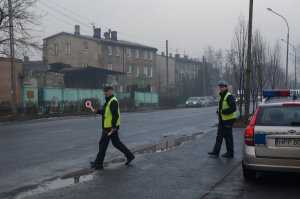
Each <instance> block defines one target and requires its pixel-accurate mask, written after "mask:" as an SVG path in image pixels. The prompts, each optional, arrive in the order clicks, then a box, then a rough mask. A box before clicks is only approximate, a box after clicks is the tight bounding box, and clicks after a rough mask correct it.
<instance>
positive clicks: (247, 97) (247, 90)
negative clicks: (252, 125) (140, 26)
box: [244, 0, 253, 122]
mask: <svg viewBox="0 0 300 199" xmlns="http://www.w3.org/2000/svg"><path fill="white" fill-rule="evenodd" d="M252 16H253V0H250V6H249V24H248V25H249V27H248V49H247V69H246V85H245V118H244V121H245V122H247V121H248V116H249V108H250V74H251V40H252Z"/></svg>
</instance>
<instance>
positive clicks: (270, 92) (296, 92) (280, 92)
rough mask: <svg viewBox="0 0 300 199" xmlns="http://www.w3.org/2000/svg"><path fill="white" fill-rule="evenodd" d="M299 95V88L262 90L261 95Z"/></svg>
mask: <svg viewBox="0 0 300 199" xmlns="http://www.w3.org/2000/svg"><path fill="white" fill-rule="evenodd" d="M294 96H300V90H290V89H280V90H264V91H263V97H264V98H270V97H294Z"/></svg>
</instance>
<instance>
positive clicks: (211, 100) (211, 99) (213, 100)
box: [206, 96, 215, 106]
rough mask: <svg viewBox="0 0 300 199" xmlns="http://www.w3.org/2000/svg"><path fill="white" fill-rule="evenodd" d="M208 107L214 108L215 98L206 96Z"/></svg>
mask: <svg viewBox="0 0 300 199" xmlns="http://www.w3.org/2000/svg"><path fill="white" fill-rule="evenodd" d="M206 98H207V100H208V103H209V106H214V105H215V98H214V97H213V96H206Z"/></svg>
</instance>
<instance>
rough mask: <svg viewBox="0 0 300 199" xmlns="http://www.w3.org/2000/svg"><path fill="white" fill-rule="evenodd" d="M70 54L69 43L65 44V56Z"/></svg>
mask: <svg viewBox="0 0 300 199" xmlns="http://www.w3.org/2000/svg"><path fill="white" fill-rule="evenodd" d="M70 54H71V43H66V55H70Z"/></svg>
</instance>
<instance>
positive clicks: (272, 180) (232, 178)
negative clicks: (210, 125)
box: [19, 129, 300, 199]
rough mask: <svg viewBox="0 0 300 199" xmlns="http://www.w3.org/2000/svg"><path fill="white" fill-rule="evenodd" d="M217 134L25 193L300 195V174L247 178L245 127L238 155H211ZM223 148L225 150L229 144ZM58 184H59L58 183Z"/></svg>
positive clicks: (33, 198)
mask: <svg viewBox="0 0 300 199" xmlns="http://www.w3.org/2000/svg"><path fill="white" fill-rule="evenodd" d="M215 136H216V129H212V131H210V132H207V133H205V134H201V135H199V136H198V138H197V139H195V140H193V141H187V142H184V143H183V144H182V145H180V146H177V147H174V148H171V149H168V150H165V151H159V152H156V153H149V154H142V155H137V158H136V159H135V161H134V162H133V164H132V166H130V167H128V166H124V165H123V164H111V165H109V166H108V167H106V168H105V169H104V170H100V171H95V172H93V173H91V174H89V175H87V176H80V178H77V180H75V179H76V178H74V181H73V185H70V186H63V184H64V183H62V182H58V181H56V182H55V181H54V182H55V183H53V184H52V185H51V186H48V187H49V189H48V190H47V189H46V190H42V191H41V190H36V191H37V193H35V194H33V193H34V192H33V191H32V192H25V194H23V195H19V196H20V198H23V197H24V198H26V199H52V198H62V199H74V198H76V199H77V198H78V199H81V198H91V199H93V198H113V199H131V198H142V199H148V198H149V199H159V198H165V199H182V198H186V199H235V198H236V199H252V198H256V199H283V198H289V199H298V198H299V194H300V189H299V183H298V181H299V177H300V175H299V174H285V173H284V174H283V173H259V175H258V178H257V180H256V181H253V182H248V181H245V180H244V179H243V177H242V169H241V145H242V142H243V141H242V140H243V139H242V138H243V129H234V141H235V157H234V158H229V159H228V158H222V157H219V158H213V157H210V156H208V155H207V151H208V150H209V149H211V147H212V145H213V143H214V140H215ZM222 151H223V152H224V151H225V146H224V145H223V148H222ZM84 178H86V179H84ZM70 180H73V179H72V178H71V179H70ZM85 180H86V181H85ZM80 181H85V182H80ZM78 182H79V183H78ZM74 183H76V184H74ZM55 185H56V186H57V187H56V188H53V187H55ZM45 187H47V185H46V186H45ZM51 187H52V188H51ZM59 187H61V188H59ZM26 194H28V195H26ZM32 194H33V195H32Z"/></svg>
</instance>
